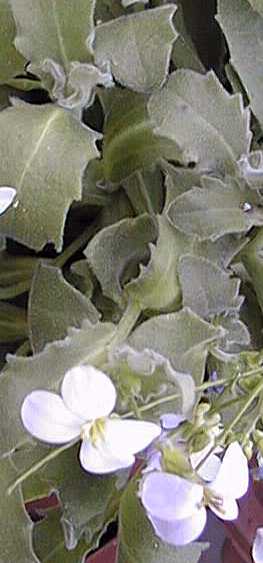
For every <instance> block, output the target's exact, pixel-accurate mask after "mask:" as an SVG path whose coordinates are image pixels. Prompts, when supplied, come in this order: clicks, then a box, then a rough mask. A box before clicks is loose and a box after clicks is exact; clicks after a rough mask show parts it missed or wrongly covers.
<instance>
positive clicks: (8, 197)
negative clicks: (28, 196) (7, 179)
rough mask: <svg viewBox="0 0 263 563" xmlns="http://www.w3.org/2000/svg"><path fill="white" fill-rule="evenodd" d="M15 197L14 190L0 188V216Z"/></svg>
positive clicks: (4, 187)
mask: <svg viewBox="0 0 263 563" xmlns="http://www.w3.org/2000/svg"><path fill="white" fill-rule="evenodd" d="M15 196H16V190H15V188H10V187H9V186H0V215H2V214H3V213H4V212H5V211H7V209H8V207H10V205H11V203H12V202H13V200H14V198H15Z"/></svg>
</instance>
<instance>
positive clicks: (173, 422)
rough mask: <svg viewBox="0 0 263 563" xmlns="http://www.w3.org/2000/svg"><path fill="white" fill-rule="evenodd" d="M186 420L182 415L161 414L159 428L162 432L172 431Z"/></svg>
mask: <svg viewBox="0 0 263 563" xmlns="http://www.w3.org/2000/svg"><path fill="white" fill-rule="evenodd" d="M185 420H186V418H185V416H184V415H183V414H174V413H167V414H163V415H162V416H161V418H160V422H161V427H162V428H163V430H173V428H177V426H179V424H181V422H184V421H185Z"/></svg>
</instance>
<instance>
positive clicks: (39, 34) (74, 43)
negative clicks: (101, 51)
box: [10, 0, 94, 70]
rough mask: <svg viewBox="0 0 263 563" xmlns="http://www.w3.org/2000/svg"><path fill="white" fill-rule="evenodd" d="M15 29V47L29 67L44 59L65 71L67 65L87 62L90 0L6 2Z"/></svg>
mask: <svg viewBox="0 0 263 563" xmlns="http://www.w3.org/2000/svg"><path fill="white" fill-rule="evenodd" d="M10 4H11V7H12V11H13V14H14V18H15V21H16V25H17V30H18V31H17V36H16V40H15V43H16V46H17V48H18V49H19V51H20V52H21V53H22V54H23V55H24V56H25V57H26V59H27V60H28V61H30V62H31V64H33V65H35V66H41V64H42V63H43V62H44V61H45V60H46V59H52V60H53V61H55V62H56V63H59V64H60V65H61V66H62V67H63V68H64V69H65V70H67V69H68V68H69V63H70V62H71V61H79V62H87V61H88V60H89V59H90V53H89V51H88V47H87V46H86V40H87V38H88V36H89V35H90V34H91V33H92V32H93V27H94V24H93V10H94V3H93V1H92V0H78V2H77V3H76V2H73V3H72V2H68V0H10Z"/></svg>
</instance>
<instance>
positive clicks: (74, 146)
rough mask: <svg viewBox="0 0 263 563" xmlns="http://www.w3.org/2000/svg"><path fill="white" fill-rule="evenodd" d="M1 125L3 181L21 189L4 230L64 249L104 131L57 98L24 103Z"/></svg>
mask: <svg viewBox="0 0 263 563" xmlns="http://www.w3.org/2000/svg"><path fill="white" fill-rule="evenodd" d="M0 127H1V131H2V133H1V139H0V156H1V163H2V164H1V170H0V185H7V186H13V187H14V188H16V190H17V198H16V201H15V202H14V204H13V206H12V207H11V208H10V210H8V211H7V213H5V215H4V216H2V217H1V218H0V233H1V234H2V235H6V236H9V237H11V238H14V239H15V240H17V241H19V242H21V243H23V244H26V245H28V246H30V247H33V248H35V249H36V250H40V249H41V248H42V247H43V246H44V245H45V244H46V243H47V242H51V241H52V242H54V243H55V245H56V248H57V249H58V250H60V249H61V247H62V242H63V230H64V223H65V218H66V214H67V211H68V209H69V207H70V205H71V203H72V201H73V200H74V199H75V200H79V199H81V180H82V175H83V172H84V169H85V167H86V165H87V164H88V162H89V160H91V159H92V158H95V157H96V156H97V149H96V147H95V140H96V139H97V137H98V135H97V134H96V133H95V132H94V131H92V130H91V129H88V128H87V127H85V126H83V125H81V124H80V123H79V122H78V121H77V120H76V119H75V118H74V116H72V115H71V114H70V113H69V112H68V111H66V110H63V109H62V108H58V107H57V106H54V105H51V104H48V105H42V106H36V105H35V106H33V105H27V104H21V103H19V104H18V105H16V106H15V107H12V108H10V109H9V108H8V109H6V110H4V111H2V112H1V113H0ZM18 130H19V132H20V133H19V135H18V134H17V131H18ZM61 139H63V143H62V142H61ZM69 155H70V158H69Z"/></svg>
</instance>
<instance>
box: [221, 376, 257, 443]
mask: <svg viewBox="0 0 263 563" xmlns="http://www.w3.org/2000/svg"><path fill="white" fill-rule="evenodd" d="M262 390H263V381H260V382H259V383H258V385H256V387H255V389H253V391H251V393H250V394H249V396H248V398H247V400H246V402H245V404H244V406H243V407H242V408H241V409H240V411H239V412H238V413H237V415H236V416H235V418H233V420H232V421H231V422H230V424H229V425H228V426H227V427H226V429H225V430H224V432H223V434H222V436H221V438H220V436H219V439H220V440H221V439H222V438H223V439H224V440H225V439H226V438H227V436H228V435H229V434H230V432H232V430H233V428H234V427H235V426H236V424H237V423H238V422H239V421H240V419H241V418H242V416H243V415H244V414H245V412H246V411H247V409H248V408H249V407H250V405H251V404H252V403H253V401H254V400H255V399H256V398H257V396H258V395H259V394H260V393H261V391H262Z"/></svg>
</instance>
